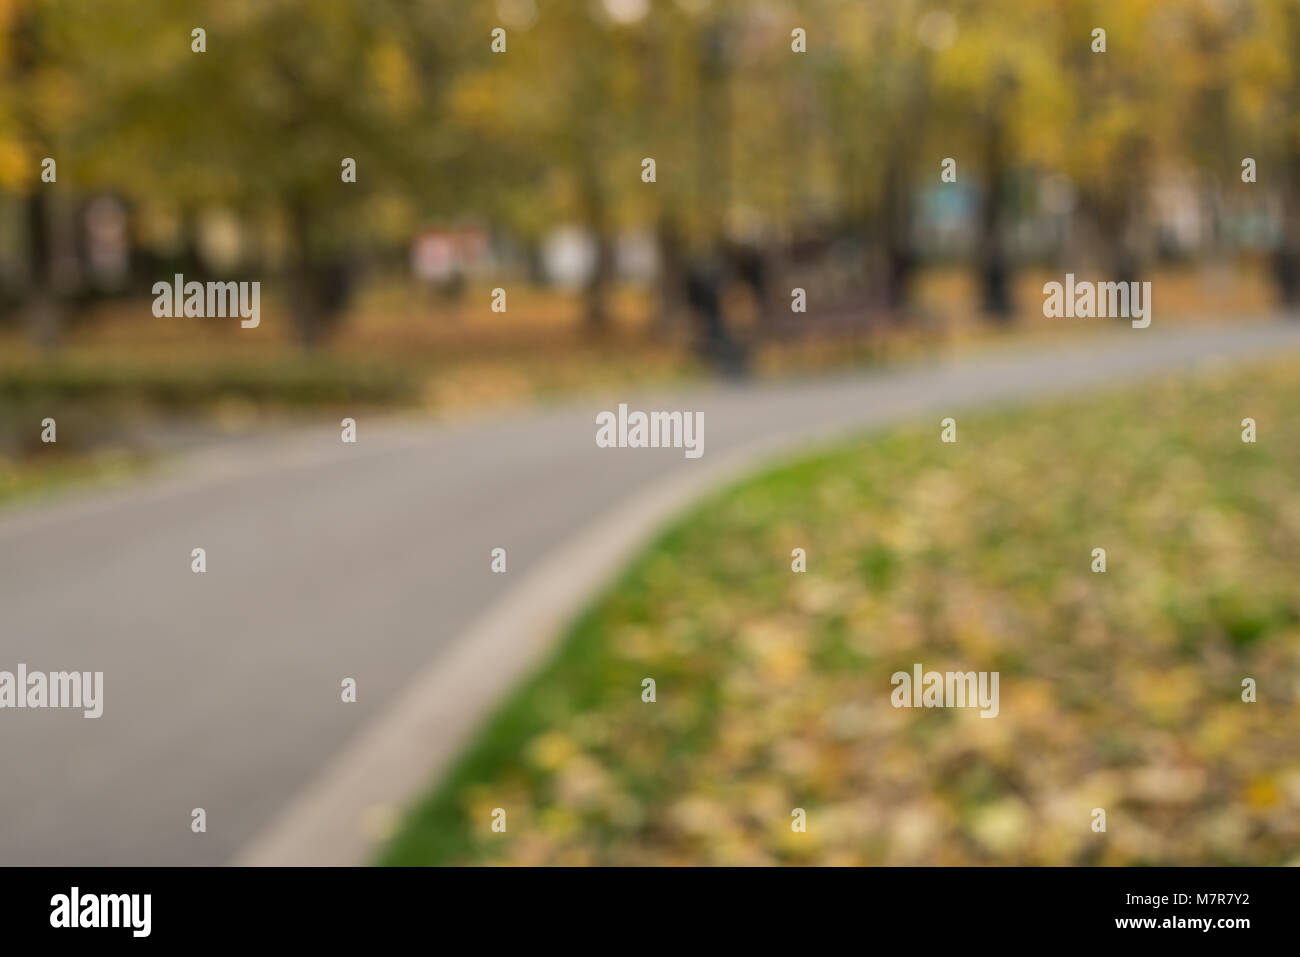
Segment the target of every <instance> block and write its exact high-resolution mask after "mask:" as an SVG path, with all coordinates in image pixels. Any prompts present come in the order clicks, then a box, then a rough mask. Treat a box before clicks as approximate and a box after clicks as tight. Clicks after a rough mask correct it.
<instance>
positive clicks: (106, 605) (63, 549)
mask: <svg viewBox="0 0 1300 957" xmlns="http://www.w3.org/2000/svg"><path fill="white" fill-rule="evenodd" d="M1288 349H1300V323H1297V322H1275V323H1261V324H1253V323H1252V324H1237V325H1232V326H1210V327H1195V328H1182V329H1178V330H1170V331H1165V330H1161V329H1160V328H1159V327H1158V325H1157V326H1154V327H1153V328H1151V329H1149V330H1141V331H1139V330H1130V329H1128V328H1127V327H1124V328H1120V329H1115V330H1112V331H1107V332H1104V333H1100V334H1098V336H1097V337H1096V338H1095V339H1090V340H1088V341H1087V342H1073V343H1070V344H1069V345H1068V346H1062V345H1059V344H1058V345H1052V346H1049V347H1042V346H1033V347H1028V346H1021V347H1019V348H1009V349H1007V350H1004V351H999V352H996V353H986V354H971V355H965V356H962V357H959V358H956V359H952V360H941V361H932V362H927V363H920V364H916V365H912V366H908V367H906V368H899V369H894V370H890V371H885V372H879V371H877V372H873V373H869V374H867V373H861V374H852V375H841V376H835V377H823V378H820V379H817V380H807V381H799V382H790V381H787V382H777V383H772V382H769V383H761V384H757V383H756V384H734V385H714V386H706V387H694V388H691V389H689V390H682V391H679V392H676V393H668V392H665V393H662V394H657V395H656V394H650V393H647V394H644V395H627V396H619V397H618V398H617V399H615V400H614V402H618V401H626V402H628V403H629V405H630V407H631V408H634V409H669V410H685V411H697V412H702V413H703V418H704V456H703V458H701V459H698V460H691V459H687V458H685V457H684V456H683V454H682V450H680V449H643V450H636V451H632V450H622V451H618V452H615V451H613V450H610V449H601V448H598V447H597V446H596V444H595V441H594V436H595V415H596V413H597V412H599V411H601V410H603V409H608V408H611V407H612V406H611V405H610V404H609V403H605V402H600V401H597V400H594V399H586V400H581V401H571V402H567V403H566V404H564V405H563V406H556V407H552V408H548V409H543V410H538V411H534V412H527V413H516V414H512V415H510V416H508V417H503V418H497V419H489V420H482V421H478V422H473V423H465V424H460V425H420V424H409V423H396V422H386V423H380V422H378V421H374V422H371V421H370V420H366V419H364V418H363V419H362V420H361V421H360V422H359V423H358V444H357V445H355V446H351V445H343V444H342V443H340V441H339V433H338V430H337V426H336V425H335V424H334V423H333V422H330V423H326V424H323V425H322V426H321V428H320V429H318V430H315V429H313V430H310V431H305V432H293V433H286V434H282V435H270V436H264V437H260V438H258V439H255V440H250V441H248V442H244V443H237V444H233V445H229V446H226V447H223V448H220V449H213V450H211V451H209V452H199V453H195V454H194V455H193V456H192V457H191V458H190V459H189V460H188V462H187V463H186V465H185V467H184V468H183V469H182V470H181V471H180V472H179V473H178V474H174V475H170V476H160V477H154V478H150V479H148V480H145V481H142V482H141V483H139V484H137V485H135V486H132V487H130V488H126V489H121V490H117V491H112V492H102V493H96V494H87V495H84V496H81V497H77V498H75V499H71V500H68V501H63V502H56V503H52V504H47V505H42V506H34V507H31V508H28V509H26V510H15V511H10V512H6V513H4V514H3V515H0V610H2V614H0V652H3V656H2V657H0V668H4V669H9V670H13V669H15V668H16V666H17V665H18V663H20V662H21V663H24V664H26V665H27V666H28V668H29V669H31V670H45V671H60V670H91V671H103V672H104V694H103V700H104V711H103V716H102V717H101V718H99V719H98V720H92V721H87V720H84V719H83V718H82V716H81V714H80V712H79V711H53V710H50V711H46V710H21V711H19V710H14V711H9V712H7V713H6V715H5V716H4V720H3V721H0V761H3V764H4V767H5V769H6V775H5V783H4V785H3V787H0V864H35V863H41V864H46V865H64V864H87V865H103V864H213V863H222V862H226V861H229V860H231V859H232V858H234V857H235V856H236V855H237V854H239V853H240V852H241V849H242V851H243V854H242V855H241V857H240V859H241V860H246V861H247V860H253V861H258V862H271V861H282V862H302V863H359V862H361V861H363V860H365V858H366V855H367V854H368V853H369V851H370V849H371V847H372V846H373V843H374V841H375V839H376V835H377V834H378V833H379V831H380V830H382V828H379V829H378V830H374V831H371V830H368V826H369V825H368V824H367V822H366V820H365V815H366V812H367V809H369V808H374V807H377V806H378V807H389V808H392V807H396V806H400V804H401V803H402V802H403V801H405V800H407V799H409V798H411V797H413V796H414V794H415V792H416V791H417V790H418V789H419V788H421V787H422V786H424V785H426V784H427V783H428V780H429V776H430V775H431V774H432V773H433V772H434V771H435V770H437V768H438V767H439V766H441V765H442V764H443V763H444V762H445V761H446V760H447V759H448V758H449V757H450V756H452V755H454V753H455V751H456V749H457V748H458V747H459V746H460V745H461V744H462V743H463V741H464V736H465V735H466V734H468V733H469V732H470V731H471V730H472V728H473V725H474V719H475V717H476V716H478V715H481V714H483V713H484V712H485V710H486V709H487V708H489V707H490V706H491V704H492V703H494V701H495V700H496V699H497V696H499V694H500V693H502V692H503V691H504V690H505V689H506V688H508V687H509V686H510V685H511V683H512V682H513V681H514V680H516V679H517V678H518V677H519V676H520V674H521V672H522V671H524V670H525V669H526V668H527V667H528V666H529V665H530V664H531V663H532V662H534V661H535V660H536V658H537V656H538V655H540V654H542V653H544V651H545V648H546V641H547V640H548V639H549V638H551V637H552V632H553V631H554V628H553V627H552V626H553V624H554V622H555V621H556V620H557V619H560V618H563V617H564V616H566V615H567V614H570V613H571V612H572V611H573V610H574V609H575V608H576V607H578V606H579V605H580V604H581V602H582V601H584V600H585V599H586V598H587V597H589V596H590V594H591V591H592V589H594V588H596V587H598V586H599V585H600V584H602V583H603V581H605V580H606V579H607V577H608V576H609V575H611V574H613V573H614V572H615V571H617V568H616V567H615V566H614V565H613V564H611V562H610V561H609V559H610V558H611V557H616V556H620V555H623V554H626V553H627V551H628V550H629V549H631V548H633V547H635V545H636V544H637V543H638V542H639V541H641V540H643V536H644V533H645V532H646V531H647V530H649V529H652V528H653V527H654V526H655V524H656V523H657V522H658V521H661V520H662V519H664V518H666V517H667V516H668V514H670V510H671V509H673V508H675V507H677V506H678V505H679V504H680V503H681V502H682V501H684V500H685V499H686V498H688V497H690V496H693V495H696V494H699V493H700V492H702V491H703V490H704V487H705V485H707V484H710V483H712V482H716V481H721V480H723V479H725V478H726V477H727V475H728V474H730V472H729V469H728V468H727V467H725V466H726V465H727V464H728V463H730V464H732V465H735V464H737V463H743V464H745V465H746V466H748V465H751V464H753V463H754V462H755V461H757V458H758V457H759V456H760V455H762V456H765V455H769V454H774V453H776V452H779V451H787V450H797V449H799V448H801V447H803V446H804V445H806V444H808V443H811V442H813V441H816V440H818V439H820V438H823V437H825V438H829V437H831V436H832V435H833V434H834V433H836V432H839V431H843V430H846V429H853V428H859V427H868V426H872V425H878V424H882V423H885V422H890V421H894V420H898V419H904V418H912V417H915V416H918V415H921V414H926V415H933V416H934V427H935V434H936V441H938V438H937V436H938V430H939V418H940V417H942V416H946V415H960V413H961V412H962V410H964V409H966V408H969V407H972V406H974V405H976V404H980V403H988V402H994V401H999V400H1010V399H1020V398H1034V397H1039V396H1047V395H1061V394H1068V393H1073V392H1081V391H1084V390H1086V389H1089V388H1095V387H1101V386H1105V385H1108V384H1111V383H1119V382H1123V381H1129V380H1134V379H1139V378H1144V377H1148V376H1152V375H1155V374H1157V373H1159V372H1163V371H1174V370H1179V369H1189V368H1195V367H1197V366H1198V365H1200V364H1202V363H1204V362H1214V361H1220V360H1231V359H1237V358H1246V357H1251V356H1258V355H1261V354H1271V353H1277V352H1281V351H1284V350H1288ZM1139 413H1140V410H1135V414H1139ZM1224 414H1225V416H1227V418H1228V420H1229V421H1226V422H1225V423H1221V424H1220V426H1219V427H1222V428H1224V429H1226V430H1227V431H1228V432H1229V433H1232V432H1233V431H1234V430H1235V429H1236V428H1237V418H1239V416H1238V417H1237V418H1234V415H1235V410H1225V413H1224ZM1206 427H1207V428H1211V427H1215V426H1214V425H1213V424H1210V423H1207V426H1206ZM963 441H970V439H968V438H966V437H965V436H963ZM662 488H671V490H672V491H671V494H665V495H658V496H656V495H655V494H654V490H655V489H662ZM629 507H631V508H633V509H634V510H636V514H637V518H636V521H632V522H628V521H625V520H623V519H622V518H621V516H623V515H624V513H625V512H626V511H627V510H628V508H629ZM579 539H580V540H581V541H583V542H585V543H586V547H584V548H582V549H578V550H576V551H575V550H574V549H573V548H572V547H571V546H572V544H573V542H574V541H575V540H579ZM498 546H500V547H504V548H506V549H507V550H508V555H509V570H508V572H507V573H506V574H504V575H500V574H493V573H492V572H491V570H490V567H489V556H490V552H491V550H492V549H493V548H495V547H498ZM196 547H202V548H205V549H206V550H207V573H206V574H203V575H196V574H193V573H192V572H191V570H190V553H191V549H193V548H196ZM557 563H558V564H557ZM547 596H549V597H547ZM539 598H542V599H545V601H544V602H543V605H544V607H539V606H538V605H536V604H534V603H533V602H534V601H535V600H536V599H539ZM502 609H504V610H502ZM480 638H481V639H482V643H481V644H478V645H476V644H475V642H476V640H477V639H480ZM510 642H514V644H513V645H511V644H510ZM516 650H517V653H514V651H516ZM448 668H454V669H456V670H455V674H456V676H457V681H456V683H454V684H449V681H448V677H447V676H448V674H449V672H448V670H447V669H448ZM471 676H476V679H475V680H469V679H470V677H471ZM349 677H350V678H354V679H356V683H357V701H356V703H355V704H344V703H342V702H341V701H340V682H341V681H342V680H343V679H344V678H349ZM438 689H443V690H444V691H446V692H447V695H446V696H445V697H444V698H443V699H441V700H439V698H438V695H439V690H438ZM449 707H450V708H453V709H454V713H452V712H451V711H448V710H447V708H449ZM440 708H441V709H442V710H439V709H440ZM409 732H418V733H416V734H410V733H409ZM200 807H201V808H203V809H205V811H206V815H207V832H206V833H203V834H195V833H192V832H191V829H190V820H191V809H193V808H200ZM370 823H373V822H370ZM250 842H251V843H250Z"/></svg>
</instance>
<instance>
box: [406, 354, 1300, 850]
mask: <svg viewBox="0 0 1300 957" xmlns="http://www.w3.org/2000/svg"><path fill="white" fill-rule="evenodd" d="M1246 416H1250V417H1253V418H1254V419H1255V420H1256V422H1257V423H1258V429H1259V441H1258V442H1257V443H1256V444H1253V445H1250V444H1244V443H1243V442H1242V441H1241V426H1240V422H1241V420H1242V419H1243V418H1244V417H1246ZM938 418H939V416H936V417H935V421H934V422H925V423H921V424H918V425H916V426H913V427H906V428H900V429H897V430H893V431H889V432H885V433H877V434H872V435H870V436H866V437H864V438H863V439H861V440H859V441H855V442H852V443H850V444H846V445H843V446H840V447H838V448H835V449H832V450H830V451H828V452H825V453H823V454H820V455H817V456H815V457H812V458H808V459H806V460H804V461H802V462H800V463H798V464H795V465H791V466H788V467H782V468H780V469H778V470H776V471H772V472H769V473H767V474H763V475H760V476H757V477H754V478H752V479H749V480H746V481H744V482H743V483H741V484H739V485H737V486H735V487H733V488H731V489H729V490H728V491H726V492H725V493H724V494H720V495H717V496H715V497H713V498H711V499H710V500H709V501H707V502H704V503H702V504H700V505H699V506H698V507H697V508H695V509H694V510H692V511H691V512H690V513H689V514H687V515H685V516H683V517H682V518H681V519H680V520H679V521H678V522H677V523H676V524H675V525H674V526H673V527H672V528H671V529H669V530H667V531H666V532H665V533H664V534H663V535H662V536H661V537H660V538H659V539H658V540H657V541H656V542H655V543H654V544H653V545H652V547H650V548H649V549H648V550H647V551H646V552H644V553H643V554H642V555H641V556H640V557H639V558H638V559H637V560H636V561H635V562H633V563H632V565H631V566H630V567H629V568H628V569H627V570H626V571H625V572H624V573H623V574H622V576H621V578H620V579H619V581H618V582H617V583H616V584H615V585H614V586H613V587H612V588H611V589H610V590H609V591H608V592H607V593H606V594H605V595H604V596H603V597H601V598H600V599H599V600H598V601H597V602H596V603H595V604H594V605H593V606H592V607H591V608H590V609H589V610H588V611H587V612H586V613H585V614H584V615H583V616H582V618H581V619H580V620H579V621H578V622H576V623H575V625H574V626H573V628H572V629H571V631H570V632H569V634H568V635H567V636H565V638H564V639H563V642H562V644H561V645H560V646H559V648H558V650H557V652H556V653H555V655H554V657H553V658H552V659H551V660H550V662H549V663H548V664H547V665H546V666H544V667H543V668H542V670H541V671H540V672H539V673H538V674H537V675H535V676H534V677H533V678H532V679H531V680H530V681H529V682H527V683H526V685H525V686H524V687H522V688H521V689H519V690H518V692H517V693H516V694H515V695H514V696H513V697H511V698H510V699H509V700H508V701H506V702H505V703H504V704H503V705H502V706H501V708H500V709H499V711H498V712H497V713H496V715H495V716H494V718H493V719H492V720H491V721H490V722H489V723H488V724H487V725H486V726H485V728H484V729H483V730H482V732H481V734H480V736H479V738H478V739H477V741H476V742H475V743H474V744H473V745H472V747H470V748H469V750H468V751H467V753H465V754H464V755H463V756H462V758H461V760H460V761H459V762H458V764H457V765H456V766H455V767H454V768H453V769H452V771H451V773H450V774H449V775H448V776H447V777H446V779H445V780H444V781H443V782H442V783H441V784H440V785H439V786H438V787H437V788H436V789H435V790H433V791H432V792H431V793H430V794H429V796H428V797H427V798H426V799H425V800H424V801H423V802H422V803H421V804H420V805H419V806H417V807H416V808H414V809H413V810H412V811H411V812H410V813H409V815H408V817H407V819H406V821H405V823H404V824H403V826H402V827H401V829H400V830H399V831H398V833H397V834H396V836H395V837H394V838H393V840H392V841H391V843H390V845H389V846H388V848H387V849H386V850H385V852H384V853H383V854H382V857H381V860H382V862H383V863H387V864H451V863H517V864H543V863H556V864H587V863H616V864H686V863H708V864H732V863H770V862H786V863H810V864H975V863H993V862H996V863H1008V864H1010V863H1035V864H1040V863H1041V864H1048V863H1051V864H1090V863H1096V864H1144V863H1147V864H1155V863H1169V864H1209V863H1223V864H1246V863H1253V864H1278V863H1287V862H1290V863H1300V733H1297V729H1298V728H1300V720H1298V719H1300V714H1298V712H1297V698H1300V585H1298V583H1300V363H1297V362H1296V361H1294V360H1291V361H1287V362H1280V361H1276V360H1275V361H1273V362H1271V363H1269V364H1267V365H1262V366H1255V367H1252V368H1250V369H1248V370H1245V371H1235V372H1207V373H1201V374H1198V375H1196V376H1193V377H1178V378H1170V379H1167V380H1164V381H1162V382H1160V383H1159V384H1156V385H1153V386H1148V387H1144V388H1142V389H1141V390H1139V391H1127V392H1121V393H1113V394H1109V395H1105V396H1101V397H1092V398H1088V399H1084V400H1079V401H1072V402H1064V403H1061V402H1054V403H1052V404H1038V405H1034V406H1026V407H1016V408H1009V409H1002V410H995V411H988V412H985V413H981V414H978V415H975V414H972V415H968V416H958V430H959V431H958V440H959V441H958V442H957V444H955V445H945V444H941V443H940V441H939V425H938ZM1096 547H1103V548H1105V549H1106V551H1107V563H1108V568H1107V571H1106V572H1105V573H1104V574H1096V573H1093V572H1092V571H1091V570H1090V566H1091V564H1092V555H1091V553H1092V549H1093V548H1096ZM794 548H804V549H806V551H807V556H808V557H807V562H808V570H807V572H806V573H803V574H796V573H794V572H792V570H791V550H792V549H794ZM918 662H919V663H921V664H922V665H923V666H924V668H925V669H926V670H939V671H947V670H956V671H967V670H975V671H998V672H999V673H1000V676H1001V681H1000V698H1001V701H1000V714H999V715H998V716H997V717H996V718H992V719H983V718H981V717H980V716H979V713H978V710H977V709H956V708H953V709H921V708H916V709H895V708H894V707H892V706H891V703H890V692H891V690H892V689H891V685H890V676H891V674H892V673H893V672H895V671H900V670H901V671H907V672H909V673H910V672H911V670H912V666H913V664H914V663H918ZM647 677H649V678H653V679H655V681H656V683H657V701H655V702H654V703H645V702H643V701H642V679H643V678H647ZM1245 677H1252V678H1254V679H1255V680H1256V681H1257V682H1258V701H1257V702H1256V703H1244V702H1243V701H1242V679H1243V678H1245ZM494 808H503V809H504V810H505V811H506V813H507V830H506V832H505V833H494V832H493V831H492V829H491V821H492V811H493V809H494ZM795 808H803V809H805V810H806V813H807V831H806V833H795V832H793V831H792V828H791V813H792V810H793V809H795ZM1094 808H1102V809H1104V810H1105V812H1106V817H1107V820H1106V831H1105V832H1104V833H1098V832H1095V831H1094V830H1093V828H1092V823H1093V816H1092V810H1093V809H1094Z"/></svg>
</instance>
